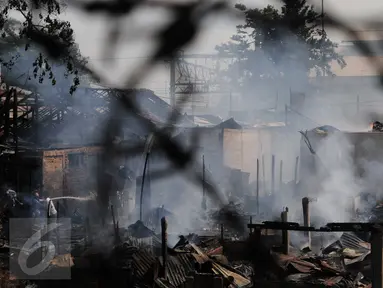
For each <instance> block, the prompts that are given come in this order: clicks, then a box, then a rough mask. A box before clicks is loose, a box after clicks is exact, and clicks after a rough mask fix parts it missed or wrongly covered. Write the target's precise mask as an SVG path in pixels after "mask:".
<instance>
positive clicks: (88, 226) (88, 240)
mask: <svg viewBox="0 0 383 288" xmlns="http://www.w3.org/2000/svg"><path fill="white" fill-rule="evenodd" d="M85 222H86V238H87V242H88V243H87V244H88V245H89V246H91V245H92V240H93V239H92V231H91V228H90V222H89V217H86V219H85Z"/></svg>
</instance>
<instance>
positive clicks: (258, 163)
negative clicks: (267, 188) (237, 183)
mask: <svg viewBox="0 0 383 288" xmlns="http://www.w3.org/2000/svg"><path fill="white" fill-rule="evenodd" d="M258 215H259V159H257V216H258Z"/></svg>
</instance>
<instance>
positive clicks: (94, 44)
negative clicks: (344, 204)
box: [66, 0, 383, 90]
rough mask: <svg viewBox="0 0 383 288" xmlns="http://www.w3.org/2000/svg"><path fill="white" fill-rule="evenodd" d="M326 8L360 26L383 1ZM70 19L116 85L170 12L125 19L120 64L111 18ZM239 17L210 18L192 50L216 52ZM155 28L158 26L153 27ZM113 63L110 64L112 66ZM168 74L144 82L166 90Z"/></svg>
mask: <svg viewBox="0 0 383 288" xmlns="http://www.w3.org/2000/svg"><path fill="white" fill-rule="evenodd" d="M232 3H233V4H234V3H235V2H232ZM242 3H244V4H247V5H257V6H265V5H267V4H276V5H278V2H276V1H267V0H251V1H250V0H246V1H243V2H242ZM312 3H313V4H315V5H317V6H318V9H320V5H321V0H313V1H312ZM324 7H325V11H331V12H332V13H333V14H334V15H337V16H338V17H341V18H343V19H345V20H347V21H348V22H350V23H352V24H353V25H358V23H359V22H360V21H361V20H364V19H366V20H370V19H372V18H371V17H374V16H376V17H379V15H381V12H383V1H382V0H365V1H360V0H324ZM66 18H67V19H68V20H69V21H70V22H71V23H72V26H73V28H74V30H75V33H76V38H77V41H78V43H79V45H80V49H81V52H82V53H83V55H85V56H87V57H90V59H91V60H90V62H91V64H92V65H93V66H94V67H95V68H96V69H98V71H102V73H103V74H104V75H105V76H106V77H107V79H108V81H110V82H111V83H113V84H117V85H118V84H121V83H123V79H125V78H126V75H127V73H131V72H132V71H134V68H135V67H137V65H139V63H141V61H143V59H142V58H137V57H145V56H147V55H148V54H149V53H150V49H151V48H152V47H153V43H154V42H153V40H152V37H151V34H152V33H153V31H155V30H153V29H156V28H158V27H160V26H161V25H163V24H164V23H166V21H167V20H168V19H169V15H167V14H166V13H162V12H161V11H149V10H142V11H140V12H138V13H136V15H134V17H131V19H127V20H124V21H123V23H121V25H122V26H125V27H126V28H125V29H124V30H125V31H126V32H125V35H124V39H123V40H122V41H121V44H120V45H119V49H118V51H117V52H116V53H115V54H114V56H113V57H115V58H117V60H118V61H117V62H116V63H112V62H111V60H110V59H109V60H103V59H104V55H103V45H104V43H105V35H106V34H107V33H108V29H109V28H110V27H109V25H108V24H109V21H108V19H107V18H103V17H99V16H92V17H90V16H88V15H86V14H84V13H81V12H79V11H75V10H73V9H68V10H67V12H66ZM238 21H239V20H238V19H230V18H229V17H228V16H214V17H212V18H211V19H209V20H207V21H206V23H205V26H204V29H203V33H201V35H199V37H198V39H197V41H196V42H195V44H194V45H193V46H192V47H190V49H189V51H188V52H193V53H210V52H214V46H215V45H217V44H219V43H222V42H225V41H227V40H229V37H230V36H231V35H232V34H233V33H234V32H235V25H236V23H238ZM153 27H154V28H153ZM330 36H332V38H333V39H334V40H336V41H340V40H342V38H344V37H343V36H342V34H340V33H337V32H333V31H331V33H330ZM108 64H110V65H108ZM168 78H169V77H168V73H167V72H166V70H164V69H161V68H158V69H156V70H155V71H154V72H153V73H152V74H151V75H149V76H148V79H146V80H145V81H144V83H143V84H142V85H144V86H147V87H148V88H151V89H157V88H158V89H162V90H165V86H166V85H168V84H167V83H166V81H168Z"/></svg>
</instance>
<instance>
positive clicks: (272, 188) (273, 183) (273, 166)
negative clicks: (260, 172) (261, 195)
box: [271, 154, 275, 195]
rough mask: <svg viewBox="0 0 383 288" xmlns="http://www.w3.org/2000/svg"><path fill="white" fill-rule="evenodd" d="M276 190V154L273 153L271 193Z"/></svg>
mask: <svg viewBox="0 0 383 288" xmlns="http://www.w3.org/2000/svg"><path fill="white" fill-rule="evenodd" d="M274 191H275V155H274V154H273V155H271V195H273V194H274Z"/></svg>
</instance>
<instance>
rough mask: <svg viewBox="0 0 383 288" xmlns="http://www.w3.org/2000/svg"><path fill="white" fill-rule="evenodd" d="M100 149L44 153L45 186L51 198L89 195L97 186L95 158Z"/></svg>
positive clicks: (62, 150) (61, 150) (85, 148)
mask: <svg viewBox="0 0 383 288" xmlns="http://www.w3.org/2000/svg"><path fill="white" fill-rule="evenodd" d="M100 151H101V149H100V147H81V148H71V149H59V150H48V151H44V153H43V184H44V190H45V191H46V192H47V193H49V196H51V197H56V196H63V195H73V196H82V195H87V194H88V193H89V191H91V190H93V189H94V187H93V186H94V185H95V179H96V175H95V171H96V170H95V167H94V166H95V165H97V161H95V159H94V157H95V156H96V157H97V155H98V154H99V153H100Z"/></svg>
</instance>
